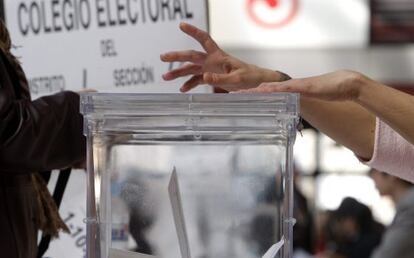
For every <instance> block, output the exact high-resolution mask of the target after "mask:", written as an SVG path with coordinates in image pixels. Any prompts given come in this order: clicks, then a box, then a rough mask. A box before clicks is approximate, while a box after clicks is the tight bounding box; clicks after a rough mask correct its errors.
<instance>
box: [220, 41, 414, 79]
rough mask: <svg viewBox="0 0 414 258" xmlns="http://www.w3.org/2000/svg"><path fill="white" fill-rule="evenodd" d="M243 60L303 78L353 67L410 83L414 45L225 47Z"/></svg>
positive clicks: (413, 74)
mask: <svg viewBox="0 0 414 258" xmlns="http://www.w3.org/2000/svg"><path fill="white" fill-rule="evenodd" d="M226 50H227V51H228V52H229V53H230V54H233V55H235V56H237V57H239V58H240V59H242V60H244V61H248V62H251V63H255V64H258V65H261V66H264V67H268V68H272V69H276V70H281V71H284V72H286V73H288V74H289V75H291V76H293V77H304V76H311V75H317V74H321V73H326V72H329V71H334V70H338V69H352V70H357V71H360V72H362V73H365V74H366V75H368V76H370V77H371V78H374V79H376V80H380V81H384V82H398V83H414V45H405V46H378V47H371V48H360V49H275V50H272V49H239V48H228V49H226Z"/></svg>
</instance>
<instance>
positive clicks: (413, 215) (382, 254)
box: [369, 169, 414, 258]
mask: <svg viewBox="0 0 414 258" xmlns="http://www.w3.org/2000/svg"><path fill="white" fill-rule="evenodd" d="M369 174H370V176H371V178H372V179H373V180H374V183H375V186H376V187H377V189H378V191H379V193H380V194H381V195H384V196H389V197H391V199H392V201H393V202H394V203H395V205H396V214H395V217H394V219H393V221H392V223H391V225H390V226H389V227H388V228H387V229H386V231H385V234H384V236H383V238H382V241H381V244H380V245H379V246H378V248H377V249H376V250H375V252H374V254H373V255H372V256H371V258H390V257H398V258H412V257H414V245H413V239H414V186H413V184H412V183H410V182H407V181H405V180H402V179H400V178H397V177H394V176H390V175H388V174H386V173H383V172H381V171H378V170H376V169H371V170H370V173H369Z"/></svg>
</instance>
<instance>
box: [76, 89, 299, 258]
mask: <svg viewBox="0 0 414 258" xmlns="http://www.w3.org/2000/svg"><path fill="white" fill-rule="evenodd" d="M298 110H299V106H298V96H297V95H296V94H267V95H256V94H255V95H250V94H194V95H191V94H104V93H102V94H99V93H89V94H85V95H83V96H82V99H81V112H82V114H83V115H84V118H85V125H84V132H85V135H86V136H87V148H88V150H87V153H88V159H87V168H88V182H87V185H88V189H87V219H86V222H87V257H88V258H109V257H110V258H130V257H137V258H139V257H146V258H150V257H158V258H261V257H264V258H274V257H277V258H287V257H291V249H292V227H293V224H294V219H293V218H292V210H293V203H292V202H293V185H292V183H293V182H292V148H293V143H294V140H295V135H296V125H297V122H298Z"/></svg>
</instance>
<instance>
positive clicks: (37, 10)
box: [5, 0, 207, 97]
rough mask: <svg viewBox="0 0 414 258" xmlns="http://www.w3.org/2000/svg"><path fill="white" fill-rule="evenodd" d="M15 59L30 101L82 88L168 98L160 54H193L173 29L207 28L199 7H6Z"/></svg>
mask: <svg viewBox="0 0 414 258" xmlns="http://www.w3.org/2000/svg"><path fill="white" fill-rule="evenodd" d="M5 12H6V22H7V26H8V28H9V30H10V33H11V36H12V39H13V43H14V45H16V46H18V48H17V49H16V50H15V51H14V52H15V54H16V55H17V56H19V57H21V61H22V64H23V68H24V70H25V71H26V74H27V76H28V78H29V80H30V85H31V91H32V94H33V95H34V96H35V97H36V96H40V95H44V94H48V93H51V92H56V91H59V90H63V89H70V90H78V89H81V88H83V87H87V88H93V89H96V90H99V91H100V92H103V91H106V92H108V91H117V92H167V91H168V92H174V91H177V89H178V86H179V84H180V83H179V82H177V81H175V82H174V83H166V82H164V81H163V80H162V79H161V74H163V73H164V72H165V71H167V70H168V68H169V65H168V64H165V63H162V62H161V61H160V60H159V55H160V53H163V52H165V51H167V50H174V49H182V48H194V47H196V48H199V46H198V44H196V42H195V41H194V40H192V39H190V38H189V37H187V36H186V35H184V34H183V33H182V32H181V31H180V30H179V29H178V24H179V23H180V22H181V21H186V22H189V23H192V24H195V25H197V26H199V27H201V28H204V29H206V27H207V7H206V1H205V0H169V1H165V0H118V1H105V0H53V1H50V0H5Z"/></svg>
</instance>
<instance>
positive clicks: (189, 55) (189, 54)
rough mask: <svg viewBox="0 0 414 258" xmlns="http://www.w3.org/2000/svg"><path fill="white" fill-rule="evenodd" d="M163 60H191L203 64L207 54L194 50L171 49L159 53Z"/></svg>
mask: <svg viewBox="0 0 414 258" xmlns="http://www.w3.org/2000/svg"><path fill="white" fill-rule="evenodd" d="M160 58H161V61H163V62H191V63H195V64H203V63H204V61H205V60H206V58H207V54H206V53H203V52H199V51H195V50H184V51H172V52H168V53H165V54H161V56H160Z"/></svg>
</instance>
